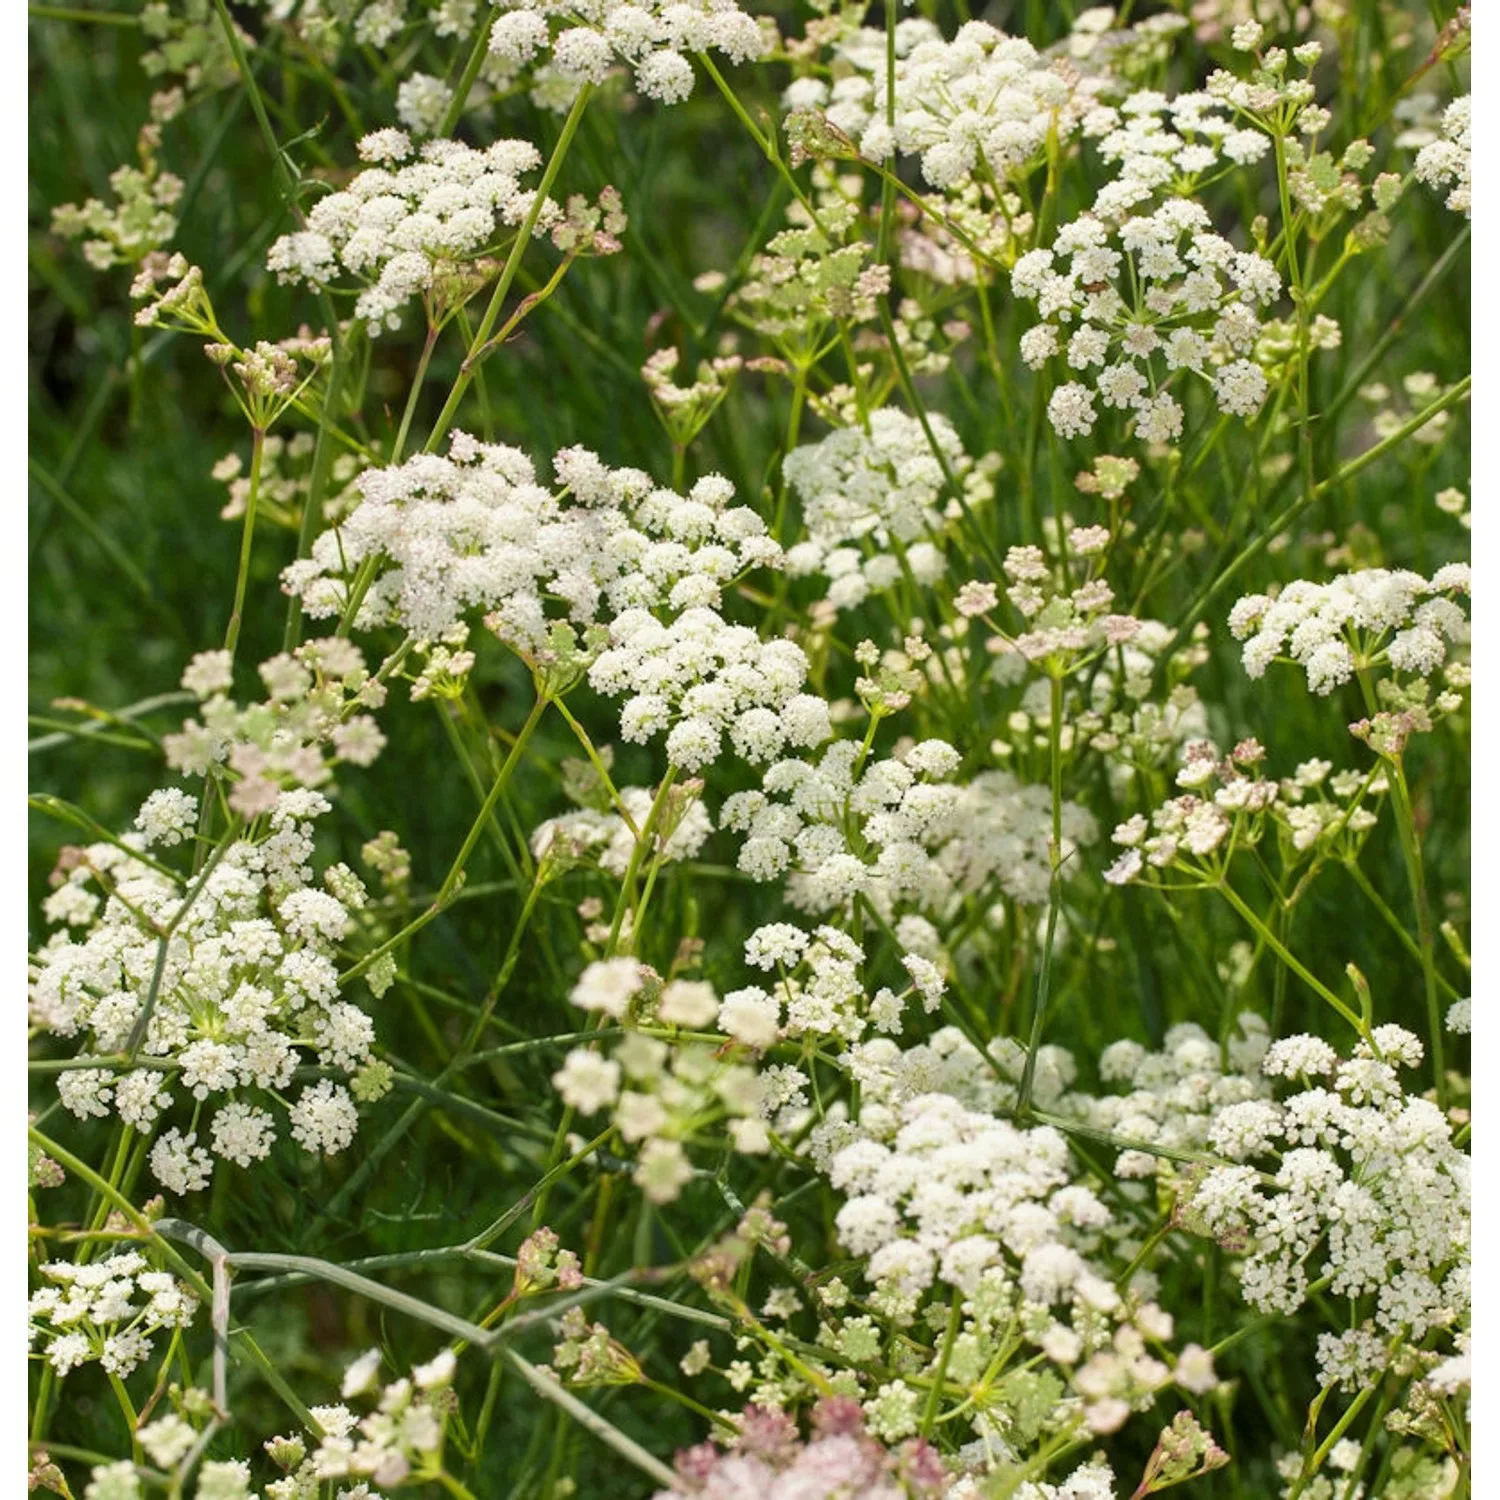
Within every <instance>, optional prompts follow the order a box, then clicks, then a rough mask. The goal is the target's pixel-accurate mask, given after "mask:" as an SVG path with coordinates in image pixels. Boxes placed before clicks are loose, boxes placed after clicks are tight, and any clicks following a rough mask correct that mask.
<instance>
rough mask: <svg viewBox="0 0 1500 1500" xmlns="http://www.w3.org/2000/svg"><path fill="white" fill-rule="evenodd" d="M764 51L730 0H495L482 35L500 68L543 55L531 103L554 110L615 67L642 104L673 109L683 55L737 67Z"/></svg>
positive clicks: (689, 68) (688, 82) (685, 65)
mask: <svg viewBox="0 0 1500 1500" xmlns="http://www.w3.org/2000/svg"><path fill="white" fill-rule="evenodd" d="M557 22H561V23H562V29H560V30H554V25H555V23H557ZM766 47H767V37H766V33H765V32H764V31H763V30H762V28H761V25H760V23H759V22H758V21H757V20H756V19H755V17H753V16H749V15H746V14H745V12H744V11H742V10H741V9H740V8H739V6H738V5H736V4H735V0H640V3H632V0H503V13H502V14H501V15H500V16H498V17H497V18H496V20H495V24H494V26H493V28H492V29H491V31H490V55H491V57H493V58H495V59H497V60H498V61H499V62H500V63H501V64H502V65H504V66H505V67H506V68H507V70H517V71H518V70H520V69H521V68H523V67H525V66H527V65H528V64H530V63H531V62H532V60H533V59H534V58H536V57H537V56H538V55H539V54H540V53H543V52H550V54H551V56H550V59H549V60H548V61H547V62H546V63H545V64H543V65H542V66H540V67H538V68H537V69H536V70H535V73H534V74H533V79H534V87H533V89H532V98H533V100H535V102H536V103H538V104H541V105H543V106H546V107H549V108H552V109H558V110H563V109H567V107H568V106H569V105H570V104H571V103H572V102H573V100H574V99H575V98H576V97H577V96H578V92H579V90H580V89H582V88H583V87H584V86H585V85H588V84H600V83H603V82H604V80H605V78H606V77H607V76H608V74H609V71H610V69H611V68H612V67H614V66H615V65H616V63H617V62H624V63H626V64H628V65H629V67H630V70H631V72H632V74H633V75H634V78H635V86H636V88H638V89H639V90H640V91H641V93H643V94H644V95H645V96H646V97H647V98H648V99H655V100H656V101H657V102H658V103H661V104H678V103H680V102H681V101H682V100H684V99H686V98H687V96H688V95H689V94H691V93H692V91H693V65H692V63H691V62H689V61H688V55H689V54H692V53H695V52H696V53H705V52H718V53H720V54H721V55H722V56H723V57H724V58H726V59H727V60H728V61H729V62H732V63H741V62H748V61H749V60H751V59H752V58H757V57H760V56H761V55H762V54H763V53H764V52H765V50H766Z"/></svg>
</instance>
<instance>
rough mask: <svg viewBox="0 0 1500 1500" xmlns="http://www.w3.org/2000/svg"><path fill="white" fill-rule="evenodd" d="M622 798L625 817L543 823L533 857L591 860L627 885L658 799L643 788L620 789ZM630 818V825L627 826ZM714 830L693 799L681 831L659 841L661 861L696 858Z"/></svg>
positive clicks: (593, 813)
mask: <svg viewBox="0 0 1500 1500" xmlns="http://www.w3.org/2000/svg"><path fill="white" fill-rule="evenodd" d="M619 795H620V802H621V804H622V805H623V809H624V811H623V812H616V811H614V810H613V809H611V808H596V807H581V808H579V809H578V811H577V812H570V813H563V814H562V815H561V816H560V817H556V818H548V819H547V820H546V821H545V822H543V823H539V824H538V825H537V827H536V829H535V830H534V831H533V833H532V835H531V852H532V854H533V855H534V856H535V857H536V858H537V859H538V860H543V859H546V858H548V857H551V858H553V859H568V860H581V859H591V860H592V861H593V862H594V863H595V864H597V865H598V867H599V868H600V869H601V870H603V871H604V873H605V874H606V875H612V876H614V878H615V879H616V880H623V879H624V878H625V873H626V871H627V870H628V869H629V868H630V859H631V856H632V855H633V854H634V853H635V850H636V846H637V844H638V843H639V842H640V839H639V835H640V834H641V833H643V832H644V831H645V828H646V825H647V822H648V820H649V818H650V815H651V804H652V803H653V802H654V801H655V796H654V794H653V793H652V792H651V791H649V790H648V789H647V788H646V787H643V786H622V787H621V788H620V789H619ZM627 813H628V814H629V815H630V819H631V821H630V822H629V823H627V822H626V821H625V815H626V814H627ZM632 823H633V824H634V827H632V826H631V824H632ZM713 829H714V824H713V819H712V817H710V816H709V812H708V809H707V808H706V807H704V805H703V803H702V802H701V801H700V800H698V799H696V798H695V799H694V800H693V801H692V802H690V803H688V804H687V807H686V809H685V810H684V812H683V814H682V817H681V818H680V819H679V820H678V822H677V826H676V827H675V828H673V830H672V831H671V833H670V834H669V835H668V836H667V837H666V838H664V839H662V840H661V841H660V845H659V855H658V857H659V858H660V860H661V862H662V863H663V864H667V865H669V864H675V863H676V862H677V861H678V860H684V859H694V858H696V857H697V854H698V851H699V850H700V849H702V848H703V845H704V844H705V843H706V842H707V840H708V836H709V835H710V834H711V833H712V832H713Z"/></svg>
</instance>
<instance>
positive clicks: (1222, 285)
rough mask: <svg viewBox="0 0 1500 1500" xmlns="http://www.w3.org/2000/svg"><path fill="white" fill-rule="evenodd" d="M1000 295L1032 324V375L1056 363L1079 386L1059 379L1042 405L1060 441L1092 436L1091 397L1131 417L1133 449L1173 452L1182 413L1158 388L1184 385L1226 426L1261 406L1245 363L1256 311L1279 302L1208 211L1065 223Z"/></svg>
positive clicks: (1257, 259) (1268, 276) (1262, 388)
mask: <svg viewBox="0 0 1500 1500" xmlns="http://www.w3.org/2000/svg"><path fill="white" fill-rule="evenodd" d="M1184 241H1185V243H1184ZM1064 256H1065V257H1067V264H1066V269H1060V268H1059V257H1064ZM1011 289H1012V290H1013V291H1014V293H1015V295H1016V296H1017V297H1020V298H1022V299H1023V300H1025V301H1029V302H1035V303H1036V304H1037V310H1038V312H1039V313H1040V314H1041V317H1042V319H1043V321H1042V322H1040V323H1038V324H1037V325H1036V326H1035V327H1034V328H1031V329H1028V330H1027V332H1026V333H1024V334H1023V335H1022V336H1021V357H1022V358H1023V359H1024V360H1025V361H1026V363H1027V364H1029V365H1030V366H1031V367H1032V368H1033V369H1041V368H1042V367H1043V366H1044V365H1046V364H1047V362H1048V361H1049V360H1054V359H1061V360H1063V361H1065V363H1066V365H1067V367H1068V368H1069V370H1072V371H1076V372H1078V374H1080V375H1083V376H1085V377H1086V379H1087V380H1088V382H1089V383H1088V384H1085V383H1084V381H1083V380H1079V379H1075V380H1069V381H1067V382H1065V383H1064V384H1062V385H1059V386H1058V387H1057V388H1056V389H1055V390H1054V391H1053V393H1052V396H1051V398H1050V400H1049V401H1048V404H1047V415H1048V417H1049V418H1050V420H1051V422H1052V426H1053V428H1054V430H1055V431H1056V432H1057V433H1058V434H1059V435H1060V436H1062V437H1065V438H1071V437H1079V436H1081V435H1083V434H1085V433H1088V432H1091V431H1093V428H1094V424H1095V422H1096V421H1097V420H1098V409H1097V408H1096V406H1095V404H1094V401H1095V397H1096V396H1097V397H1098V399H1099V400H1100V401H1101V402H1103V404H1104V405H1105V406H1106V407H1109V408H1112V409H1114V410H1116V411H1128V412H1130V413H1132V414H1133V418H1134V422H1135V432H1136V436H1137V437H1138V438H1139V439H1140V440H1141V441H1142V442H1146V443H1174V442H1176V441H1177V440H1178V439H1179V438H1180V437H1181V436H1182V426H1183V409H1182V405H1181V403H1180V402H1179V401H1178V400H1177V398H1176V396H1174V395H1173V394H1172V391H1171V389H1170V388H1169V387H1170V386H1171V385H1172V384H1173V383H1174V382H1176V381H1184V380H1186V379H1187V378H1189V377H1190V376H1196V377H1198V378H1199V379H1202V380H1204V381H1205V382H1207V383H1208V384H1210V385H1211V386H1212V388H1213V393H1214V398H1215V400H1216V401H1217V402H1218V405H1219V409H1220V410H1221V411H1224V412H1228V413H1230V414H1232V415H1235V416H1241V417H1252V416H1254V415H1255V414H1256V413H1257V412H1258V411H1259V410H1260V408H1261V404H1262V403H1263V402H1264V400H1265V398H1266V392H1267V389H1268V385H1267V381H1266V376H1265V373H1264V372H1263V371H1262V370H1261V368H1260V366H1259V365H1257V364H1255V363H1254V361H1253V360H1252V359H1251V358H1250V356H1251V354H1252V353H1253V350H1254V348H1255V341H1256V338H1257V336H1258V335H1259V333H1260V328H1261V324H1260V317H1259V315H1258V313H1257V308H1260V307H1264V306H1266V305H1268V304H1269V303H1271V302H1274V301H1275V300H1276V299H1277V298H1278V297H1279V296H1280V295H1281V276H1280V274H1279V273H1278V272H1277V270H1276V268H1275V266H1274V265H1272V263H1271V262H1270V261H1269V260H1267V259H1266V258H1265V257H1264V256H1262V255H1258V254H1255V253H1254V252H1252V251H1245V250H1236V249H1235V248H1234V246H1233V245H1232V244H1231V243H1230V242H1229V241H1228V240H1226V239H1225V238H1224V237H1223V236H1222V235H1219V234H1215V233H1214V232H1213V230H1212V221H1211V220H1210V218H1209V215H1208V210H1207V209H1205V208H1204V207H1203V205H1202V204H1200V203H1197V202H1195V201H1193V200H1192V199H1188V198H1173V199H1171V200H1170V201H1168V202H1167V203H1165V204H1163V205H1162V206H1161V207H1160V208H1158V209H1156V210H1155V211H1154V212H1153V213H1150V214H1141V215H1138V216H1136V217H1133V218H1129V219H1127V220H1126V221H1125V222H1124V223H1123V224H1121V225H1119V226H1118V227H1111V226H1110V225H1108V224H1107V223H1106V222H1105V221H1104V220H1102V219H1098V218H1094V217H1092V216H1090V215H1085V216H1084V217H1082V218H1079V219H1075V220H1074V221H1073V222H1072V223H1071V224H1067V225H1065V226H1064V227H1063V228H1062V229H1061V230H1059V231H1058V234H1057V236H1056V238H1055V240H1054V241H1053V243H1052V245H1051V246H1050V247H1049V248H1046V249H1039V250H1032V251H1028V252H1027V253H1026V254H1025V255H1023V256H1022V257H1021V258H1020V260H1018V261H1017V262H1016V266H1015V269H1014V271H1012V273H1011ZM1075 322H1076V324H1077V326H1076V327H1075V328H1073V331H1072V332H1071V333H1069V332H1068V330H1069V328H1070V326H1071V325H1073V324H1074V323H1075ZM1184 372H1186V373H1184Z"/></svg>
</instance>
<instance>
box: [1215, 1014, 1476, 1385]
mask: <svg viewBox="0 0 1500 1500" xmlns="http://www.w3.org/2000/svg"><path fill="white" fill-rule="evenodd" d="M1421 1060H1422V1044H1421V1042H1419V1041H1418V1040H1417V1038H1416V1037H1415V1036H1413V1035H1412V1034H1411V1033H1410V1032H1409V1031H1407V1030H1405V1029H1404V1028H1403V1027H1400V1026H1393V1025H1387V1026H1377V1027H1376V1028H1375V1030H1374V1032H1373V1033H1372V1034H1371V1040H1370V1042H1369V1043H1366V1042H1360V1043H1358V1044H1357V1045H1356V1046H1355V1048H1354V1052H1353V1055H1352V1056H1351V1057H1349V1058H1348V1059H1343V1058H1340V1057H1339V1056H1338V1054H1337V1053H1335V1052H1334V1050H1333V1049H1332V1048H1331V1047H1330V1046H1328V1045H1327V1043H1325V1042H1321V1041H1319V1040H1317V1039H1316V1038H1313V1037H1290V1038H1287V1039H1286V1040H1285V1041H1280V1042H1276V1043H1274V1044H1273V1045H1272V1046H1271V1047H1270V1049H1269V1050H1268V1051H1267V1053H1266V1056H1265V1059H1264V1061H1263V1062H1262V1064H1261V1067H1262V1071H1263V1072H1264V1073H1265V1074H1266V1075H1267V1076H1268V1077H1273V1078H1276V1077H1284V1078H1294V1079H1297V1080H1300V1082H1301V1083H1302V1085H1303V1087H1302V1089H1301V1090H1300V1091H1299V1092H1297V1093H1294V1094H1292V1095H1290V1096H1289V1097H1288V1098H1286V1099H1285V1100H1283V1101H1281V1102H1276V1101H1272V1100H1266V1099H1255V1100H1247V1101H1244V1102H1242V1103H1237V1104H1231V1105H1228V1106H1226V1107H1225V1108H1223V1109H1221V1110H1219V1111H1218V1112H1217V1113H1216V1115H1215V1117H1214V1120H1213V1124H1212V1125H1211V1126H1210V1129H1209V1137H1208V1138H1209V1144H1210V1145H1211V1147H1212V1148H1213V1149H1214V1150H1215V1151H1216V1152H1217V1153H1218V1154H1219V1155H1221V1156H1224V1157H1228V1158H1229V1159H1230V1160H1231V1161H1233V1162H1236V1163H1245V1165H1234V1166H1222V1167H1214V1168H1212V1169H1211V1170H1210V1171H1209V1172H1208V1173H1207V1175H1206V1176H1205V1177H1204V1178H1203V1179H1202V1181H1201V1182H1200V1183H1198V1185H1197V1186H1196V1187H1195V1188H1194V1190H1193V1192H1192V1197H1191V1202H1190V1205H1189V1208H1190V1211H1191V1213H1192V1215H1193V1216H1194V1218H1195V1219H1196V1220H1197V1222H1198V1224H1199V1225H1200V1226H1201V1228H1202V1229H1203V1230H1205V1231H1206V1232H1207V1233H1209V1234H1212V1235H1214V1236H1215V1237H1216V1238H1218V1239H1219V1240H1220V1241H1221V1242H1224V1243H1227V1244H1229V1245H1231V1246H1232V1247H1234V1248H1235V1249H1236V1250H1237V1251H1238V1252H1240V1253H1242V1254H1243V1255H1244V1259H1243V1260H1242V1261H1241V1262H1240V1263H1239V1265H1238V1267H1237V1275H1238V1277H1239V1280H1240V1285H1241V1288H1242V1289H1243V1291H1244V1294H1245V1297H1246V1299H1247V1300H1248V1301H1249V1302H1250V1303H1251V1305H1252V1306H1254V1307H1256V1308H1257V1309H1259V1310H1261V1311H1263V1312H1278V1313H1283V1314H1291V1313H1295V1312H1296V1311H1297V1309H1298V1308H1300V1307H1301V1306H1302V1304H1303V1303H1304V1302H1305V1301H1306V1300H1307V1298H1308V1296H1309V1284H1310V1281H1311V1280H1312V1278H1313V1277H1318V1278H1327V1281H1328V1286H1329V1290H1330V1292H1331V1294H1332V1295H1333V1296H1334V1297H1336V1298H1340V1299H1360V1300H1361V1301H1362V1303H1363V1305H1364V1306H1365V1307H1367V1308H1368V1309H1369V1318H1370V1319H1372V1320H1373V1326H1371V1324H1370V1323H1369V1322H1363V1323H1360V1324H1358V1325H1357V1326H1356V1328H1355V1329H1354V1330H1353V1331H1352V1332H1351V1333H1348V1334H1345V1335H1343V1336H1334V1335H1325V1338H1324V1340H1323V1341H1322V1344H1321V1346H1320V1350H1319V1361H1320V1366H1321V1368H1322V1373H1323V1377H1324V1380H1325V1383H1334V1382H1337V1383H1339V1384H1343V1385H1346V1386H1348V1387H1349V1388H1351V1389H1352V1388H1355V1387H1357V1386H1359V1385H1363V1384H1364V1383H1365V1382H1366V1381H1367V1380H1368V1379H1370V1378H1372V1377H1373V1375H1374V1374H1375V1373H1376V1372H1377V1371H1378V1370H1379V1369H1380V1368H1382V1367H1383V1365H1384V1361H1385V1357H1386V1356H1385V1345H1386V1343H1387V1342H1388V1340H1389V1339H1390V1337H1391V1336H1392V1335H1395V1334H1401V1335H1403V1336H1404V1337H1408V1338H1411V1339H1414V1340H1417V1341H1421V1340H1422V1339H1423V1338H1424V1337H1425V1336H1426V1335H1427V1334H1428V1332H1429V1331H1430V1330H1433V1329H1438V1328H1452V1327H1454V1326H1456V1325H1460V1324H1462V1323H1464V1322H1465V1321H1466V1319H1467V1314H1468V1309H1469V1296H1470V1294H1469V1196H1470V1187H1469V1172H1470V1162H1469V1157H1468V1155H1467V1154H1466V1153H1465V1152H1463V1151H1462V1150H1460V1149H1459V1147H1457V1146H1456V1145H1455V1144H1454V1142H1453V1138H1452V1129H1451V1127H1450V1126H1449V1123H1448V1121H1447V1120H1446V1119H1445V1118H1444V1116H1443V1113H1442V1111H1441V1110H1439V1109H1438V1107H1437V1106H1436V1105H1435V1104H1433V1103H1432V1102H1431V1101H1429V1100H1427V1099H1424V1098H1419V1097H1414V1096H1410V1095H1407V1094H1405V1093H1403V1091H1402V1088H1401V1084H1400V1081H1399V1079H1398V1076H1397V1069H1398V1068H1400V1067H1407V1068H1415V1067H1416V1066H1418V1064H1419V1063H1420V1062H1421ZM1263 1158H1264V1159H1269V1161H1268V1166H1267V1169H1266V1170H1267V1171H1268V1172H1270V1173H1271V1175H1270V1176H1266V1175H1264V1174H1263V1173H1262V1172H1261V1171H1259V1170H1258V1169H1257V1168H1256V1167H1255V1166H1254V1165H1252V1163H1254V1162H1256V1161H1258V1160H1260V1159H1263Z"/></svg>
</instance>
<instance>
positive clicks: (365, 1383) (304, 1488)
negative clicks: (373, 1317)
mask: <svg viewBox="0 0 1500 1500" xmlns="http://www.w3.org/2000/svg"><path fill="white" fill-rule="evenodd" d="M456 1365H457V1360H456V1359H455V1357H454V1354H453V1351H452V1350H451V1349H444V1350H442V1351H441V1352H440V1353H439V1354H438V1355H436V1357H435V1358H433V1359H432V1360H430V1361H429V1362H428V1363H427V1364H425V1365H416V1366H414V1367H413V1369H412V1372H411V1375H410V1376H409V1377H403V1378H402V1379H400V1380H396V1381H392V1382H391V1384H389V1385H387V1386H385V1387H384V1388H379V1387H378V1386H377V1383H376V1377H377V1374H378V1372H379V1369H380V1352H379V1351H378V1350H376V1349H371V1350H370V1351H369V1352H368V1353H366V1354H362V1355H361V1356H360V1357H359V1358H358V1359H356V1360H355V1361H354V1362H353V1364H351V1365H350V1366H349V1368H348V1369H347V1370H346V1371H345V1373H344V1383H343V1388H342V1390H341V1392H340V1394H341V1395H342V1396H343V1397H344V1401H345V1402H347V1401H349V1400H351V1399H353V1398H355V1397H361V1396H374V1397H375V1407H374V1410H373V1411H370V1412H367V1413H366V1414H365V1415H364V1416H362V1417H359V1416H356V1415H355V1413H354V1412H353V1411H351V1410H350V1409H349V1407H348V1406H347V1405H345V1404H343V1403H339V1404H337V1405H333V1406H315V1407H313V1408H312V1414H313V1416H314V1417H316V1418H317V1420H318V1426H319V1427H320V1428H322V1434H323V1435H322V1437H321V1439H320V1440H319V1441H318V1443H317V1446H316V1447H314V1449H313V1450H312V1452H311V1453H309V1454H307V1456H306V1458H303V1457H302V1451H305V1446H304V1444H303V1443H302V1440H301V1439H300V1438H295V1437H293V1438H274V1439H272V1441H271V1442H269V1443H267V1444H266V1447H267V1449H268V1450H271V1451H273V1452H275V1454H276V1457H277V1459H278V1461H280V1462H281V1463H282V1465H283V1467H285V1468H288V1469H291V1470H293V1472H292V1473H289V1474H288V1475H287V1476H286V1477H285V1478H284V1479H278V1480H276V1481H275V1482H274V1483H272V1484H269V1485H267V1486H266V1492H265V1493H266V1500H300V1497H302V1496H303V1495H307V1494H312V1493H316V1492H317V1490H318V1485H319V1482H320V1481H322V1480H325V1479H355V1480H358V1479H368V1480H369V1481H371V1482H372V1483H374V1484H378V1485H382V1486H391V1487H396V1486H399V1485H400V1484H401V1483H402V1481H403V1480H405V1479H406V1478H407V1476H408V1475H409V1474H411V1472H412V1471H413V1470H414V1469H416V1470H427V1471H430V1470H431V1469H432V1468H433V1467H434V1465H435V1463H436V1462H437V1461H438V1460H439V1459H440V1457H441V1453H442V1447H443V1436H444V1424H445V1414H446V1412H447V1411H448V1410H449V1406H448V1403H447V1401H446V1400H445V1398H446V1396H447V1391H448V1387H449V1386H450V1385H452V1383H453V1372H454V1369H455V1368H456ZM278 1449H279V1450H280V1451H279V1452H278V1451H276V1450H278ZM340 1493H341V1494H347V1495H348V1496H349V1497H350V1500H354V1497H355V1496H358V1495H360V1494H362V1493H363V1494H371V1493H372V1492H370V1491H368V1490H367V1489H366V1488H365V1486H364V1485H358V1486H356V1487H355V1488H353V1489H349V1490H343V1491H340ZM372 1500H373V1496H372Z"/></svg>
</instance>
